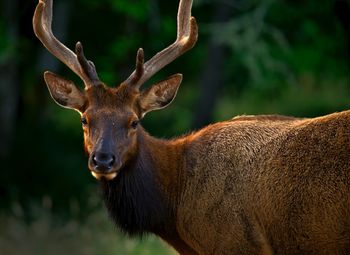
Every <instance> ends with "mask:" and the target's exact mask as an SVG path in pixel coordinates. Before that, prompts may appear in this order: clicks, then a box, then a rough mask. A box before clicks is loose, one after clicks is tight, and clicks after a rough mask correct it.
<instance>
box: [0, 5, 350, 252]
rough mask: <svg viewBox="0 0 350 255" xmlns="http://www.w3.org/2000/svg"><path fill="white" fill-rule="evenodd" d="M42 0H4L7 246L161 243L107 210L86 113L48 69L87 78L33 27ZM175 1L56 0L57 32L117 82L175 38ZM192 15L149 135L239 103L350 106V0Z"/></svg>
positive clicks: (311, 109)
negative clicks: (92, 166) (69, 102)
mask: <svg viewBox="0 0 350 255" xmlns="http://www.w3.org/2000/svg"><path fill="white" fill-rule="evenodd" d="M36 4H37V1H35V0H0V122H1V123H0V160H1V161H0V162H1V164H0V215H1V217H0V226H1V227H0V250H1V249H2V250H5V251H7V253H6V252H5V254H56V253H55V252H57V249H52V247H55V245H57V241H60V242H61V243H60V244H61V245H63V246H62V247H65V248H63V249H66V250H67V252H66V253H67V254H157V253H158V254H165V253H166V252H168V251H165V250H166V248H164V247H163V246H162V244H159V243H158V242H157V240H155V239H154V238H153V237H150V238H149V239H146V240H133V241H129V240H128V239H123V238H122V237H121V236H120V235H119V234H117V233H115V232H117V230H115V229H114V228H113V226H111V225H112V224H111V223H109V222H108V221H107V219H106V221H104V219H105V218H107V216H106V215H105V212H104V210H103V206H102V204H101V202H100V198H99V190H98V185H97V184H96V181H95V180H94V179H93V178H92V177H91V175H90V173H89V171H87V158H86V156H85V155H84V151H83V146H82V143H83V139H82V130H81V125H80V119H79V115H78V114H77V113H75V112H73V111H69V110H65V109H63V108H60V107H59V106H57V105H56V104H55V103H54V102H53V101H52V100H51V98H50V96H49V93H48V90H47V88H46V85H45V84H44V81H43V76H42V74H43V71H45V70H50V71H53V72H56V73H58V74H60V75H63V76H65V77H67V78H69V79H72V80H74V81H76V83H77V84H81V82H80V81H79V80H78V79H77V77H75V76H74V74H72V72H71V71H70V70H69V69H68V68H66V67H65V66H64V65H63V64H61V63H60V62H59V61H58V60H56V59H55V58H53V57H52V56H51V55H50V54H49V53H48V52H47V51H46V50H45V49H44V48H43V46H42V45H41V43H40V42H39V41H38V40H37V39H36V38H35V37H34V34H33V32H32V23H31V19H32V15H33V12H34V9H35V6H36ZM177 5H178V1H175V0H172V1H160V0H133V1H130V0H74V1H73V0H55V1H54V21H53V28H54V33H55V34H56V36H57V37H58V38H59V39H60V40H61V41H63V42H64V43H65V44H66V45H67V46H69V47H70V48H71V49H72V48H74V45H75V43H76V42H77V41H81V42H82V43H83V44H84V48H85V53H86V55H87V56H88V58H90V59H92V60H93V61H94V63H95V65H96V67H97V70H98V72H99V76H100V78H101V79H102V80H103V81H104V82H106V83H107V84H109V85H110V86H115V85H118V83H120V82H121V81H123V80H124V79H125V78H126V77H128V75H129V74H130V73H131V71H132V70H133V68H134V60H135V55H136V50H137V49H138V48H139V47H143V48H144V50H145V56H146V59H148V58H150V57H152V56H153V55H154V54H155V53H156V52H157V51H160V50H161V49H163V48H164V47H166V46H167V45H169V44H170V43H172V42H173V40H174V39H175V36H176V12H177ZM192 14H193V16H195V17H196V19H197V21H198V25H199V40H198V43H197V45H196V46H195V48H194V49H192V50H191V51H190V52H188V53H186V54H185V55H183V56H182V57H180V58H179V59H177V60H176V61H175V62H173V63H172V64H170V65H169V66H167V67H166V68H164V69H163V70H162V71H161V72H160V73H159V74H157V75H156V76H155V77H154V78H153V79H152V81H153V82H155V81H158V80H160V79H162V78H165V77H166V76H168V75H171V74H174V73H178V72H180V73H183V74H184V81H183V83H182V85H181V88H180V91H179V93H178V96H177V98H176V100H175V101H174V102H173V103H172V105H171V106H170V107H168V108H167V109H165V110H162V111H157V112H154V113H151V114H149V115H147V116H146V118H145V119H144V120H143V122H142V124H143V126H144V127H145V128H146V129H147V130H148V131H149V132H150V133H151V134H152V135H154V136H158V137H165V138H167V137H169V138H170V137H174V136H177V135H180V134H183V133H185V132H189V131H190V130H195V129H198V128H200V127H202V126H204V125H206V124H208V123H210V122H214V121H220V120H225V119H228V118H231V117H233V116H235V115H240V114H266V113H269V114H271V113H276V114H286V115H293V116H298V117H314V116H319V115H324V114H328V113H331V112H334V111H342V110H346V109H349V108H350V77H349V71H350V1H349V0H306V1H305V0H211V1H209V0H194V6H193V9H192ZM152 81H151V82H149V83H147V84H146V85H145V87H147V85H150V84H152ZM100 221H103V222H102V223H101V222H100ZM72 226H73V227H72ZM101 226H102V227H101ZM84 231H85V232H86V233H85V232H84ZM90 232H91V233H90ZM92 232H98V233H101V234H100V235H99V236H102V238H100V239H98V241H96V237H95V238H92V237H91V236H90V235H92ZM102 233H105V234H102ZM96 234H97V233H96ZM114 234H115V235H114ZM73 236H74V238H73ZM89 238H91V240H90V239H89ZM43 240H45V245H44V246H43ZM92 240H94V241H92ZM89 241H91V242H94V244H90V246H87V247H85V248H84V249H83V248H82V247H81V245H79V244H78V243H79V242H80V243H81V242H89ZM11 242H12V243H11ZM109 242H113V243H115V246H113V247H114V248H113V247H109V248H108V249H107V248H106V247H105V245H104V244H105V243H109ZM14 243H16V245H15V247H17V248H13V247H14V246H13V245H14ZM33 243H34V244H33ZM36 244H37V245H36ZM39 244H40V245H39ZM10 247H12V248H10ZM38 247H41V248H38ZM42 247H46V248H42ZM130 247H131V248H130ZM7 248H8V250H6V249H7ZM16 249H18V250H16ZM20 249H23V251H25V252H24V253H19V252H22V250H20ZM37 249H43V250H42V251H41V252H39V253H37V251H38V250H37ZM45 249H47V250H45ZM74 249H75V250H74ZM104 249H105V250H104ZM53 250H55V252H54V251H53ZM31 251H33V253H30V252H31ZM62 251H63V252H64V251H65V250H62ZM62 251H61V252H60V253H57V254H62ZM69 251H70V252H69ZM72 251H74V252H73V253H72ZM147 252H149V253H147ZM170 253H171V251H170Z"/></svg>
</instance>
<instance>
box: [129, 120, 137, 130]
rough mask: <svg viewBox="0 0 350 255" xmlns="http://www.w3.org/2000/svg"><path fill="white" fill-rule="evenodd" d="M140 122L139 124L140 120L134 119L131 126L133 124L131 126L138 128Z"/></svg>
mask: <svg viewBox="0 0 350 255" xmlns="http://www.w3.org/2000/svg"><path fill="white" fill-rule="evenodd" d="M138 124H139V121H138V120H134V121H132V122H131V125H130V126H131V128H133V129H136V128H137V125H138Z"/></svg>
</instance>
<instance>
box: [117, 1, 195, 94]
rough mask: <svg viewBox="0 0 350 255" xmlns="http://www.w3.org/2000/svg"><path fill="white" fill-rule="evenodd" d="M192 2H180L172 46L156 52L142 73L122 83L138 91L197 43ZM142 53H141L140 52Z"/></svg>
mask: <svg viewBox="0 0 350 255" xmlns="http://www.w3.org/2000/svg"><path fill="white" fill-rule="evenodd" d="M191 8H192V0H180V3H179V9H178V14H177V38H176V40H175V42H174V43H173V44H171V45H170V46H168V47H167V48H165V49H164V50H162V51H160V52H158V53H157V54H156V55H155V56H153V57H152V58H151V59H150V60H148V61H147V62H146V63H145V64H144V65H143V68H142V69H143V72H142V75H140V72H138V71H137V68H136V70H135V71H134V72H133V73H132V74H131V75H130V76H129V78H128V79H127V80H126V81H125V82H124V83H126V84H128V85H129V86H132V87H134V88H135V89H139V88H140V86H141V85H142V84H143V83H145V82H146V81H147V80H149V79H150V78H151V77H152V76H153V75H154V74H155V73H157V72H158V71H159V70H160V69H162V68H163V67H164V66H166V65H168V64H169V63H171V62H172V61H174V60H175V59H176V58H178V57H179V56H180V55H182V54H183V53H185V52H186V51H188V50H190V49H191V48H192V47H193V46H194V45H195V44H196V42H197V37H198V27H197V23H196V19H195V18H194V17H191ZM142 53H143V52H142Z"/></svg>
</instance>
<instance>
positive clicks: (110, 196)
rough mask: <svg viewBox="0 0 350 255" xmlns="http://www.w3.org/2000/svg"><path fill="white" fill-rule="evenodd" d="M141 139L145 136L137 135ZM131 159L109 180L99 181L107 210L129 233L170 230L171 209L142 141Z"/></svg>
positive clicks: (142, 140)
mask: <svg viewBox="0 0 350 255" xmlns="http://www.w3.org/2000/svg"><path fill="white" fill-rule="evenodd" d="M139 140H140V141H139V143H143V142H144V139H143V138H141V139H139ZM139 148H140V149H139V151H138V152H137V155H135V157H134V159H132V160H130V162H129V163H128V164H127V165H126V166H125V167H124V168H123V169H121V170H120V172H119V174H118V176H117V177H116V178H115V179H114V180H112V181H109V182H107V181H102V190H103V197H104V202H105V204H106V207H107V209H108V213H109V215H110V217H111V218H112V220H113V221H114V222H115V223H116V224H117V226H118V227H119V228H120V229H121V230H122V231H123V232H125V233H127V234H129V235H142V234H144V233H146V232H152V233H156V234H163V233H166V232H168V231H169V230H170V231H171V229H172V228H171V226H169V222H172V223H173V222H174V217H173V215H174V213H173V211H172V210H171V209H170V206H169V205H168V204H167V202H166V201H165V200H164V198H163V197H162V195H161V192H160V190H159V187H158V185H157V183H156V180H155V176H154V163H153V162H152V157H151V156H150V153H149V152H148V151H147V148H146V146H145V144H140V146H139Z"/></svg>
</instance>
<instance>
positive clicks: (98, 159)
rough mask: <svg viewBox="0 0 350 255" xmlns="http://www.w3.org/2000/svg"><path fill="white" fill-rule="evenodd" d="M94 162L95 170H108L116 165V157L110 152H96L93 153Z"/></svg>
mask: <svg viewBox="0 0 350 255" xmlns="http://www.w3.org/2000/svg"><path fill="white" fill-rule="evenodd" d="M92 162H93V164H94V169H95V170H97V171H100V172H108V171H109V170H110V169H111V168H112V166H113V165H114V162H115V157H114V155H113V154H110V153H104V152H95V154H94V155H92Z"/></svg>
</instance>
